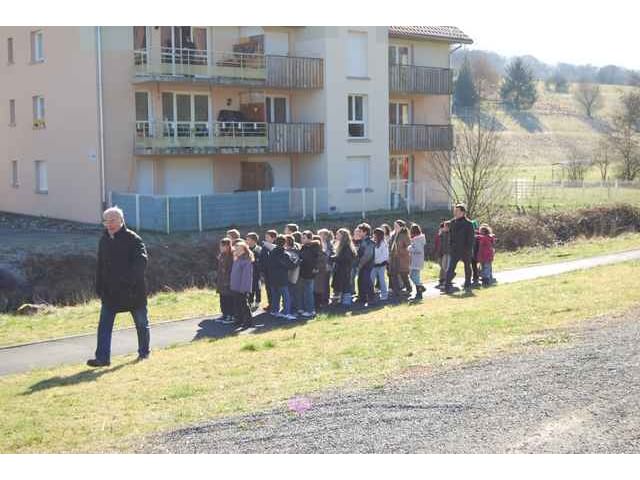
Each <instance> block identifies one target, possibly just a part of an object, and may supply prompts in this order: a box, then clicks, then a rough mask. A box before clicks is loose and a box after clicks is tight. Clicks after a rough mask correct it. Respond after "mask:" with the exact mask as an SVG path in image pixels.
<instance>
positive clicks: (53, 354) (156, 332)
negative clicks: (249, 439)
mask: <svg viewBox="0 0 640 480" xmlns="http://www.w3.org/2000/svg"><path fill="white" fill-rule="evenodd" d="M639 259H640V250H632V251H629V252H622V253H614V254H611V255H603V256H600V257H593V258H587V259H583V260H574V261H569V262H562V263H555V264H549V265H540V266H536V267H526V268H520V269H517V270H509V271H505V272H499V273H496V274H495V277H496V278H497V280H498V282H499V283H501V284H502V283H512V282H518V281H523V280H532V279H535V278H541V277H548V276H552V275H559V274H561V273H565V272H571V271H574V270H582V269H586V268H593V267H597V266H600V265H609V264H614V263H621V262H626V261H629V260H639ZM460 268H461V266H460ZM433 285H434V284H428V285H427V287H429V288H428V289H427V292H425V296H426V298H429V297H436V296H439V295H441V293H440V291H439V290H435V289H434V288H433ZM255 322H256V328H254V329H251V330H248V331H244V332H242V333H241V334H252V333H261V332H264V331H266V330H271V329H274V328H278V327H281V326H282V325H285V324H288V325H290V324H291V322H285V321H282V320H279V319H275V318H272V317H271V316H269V315H265V314H261V315H257V316H256V317H255ZM299 323H302V321H300V322H299ZM234 333H235V330H234V328H233V326H229V325H220V324H218V323H215V322H214V321H213V320H212V319H211V318H195V319H189V320H179V321H172V322H164V323H157V324H154V325H152V326H151V347H152V349H153V348H162V347H167V346H169V345H174V344H176V343H184V342H189V341H192V340H197V339H200V338H206V337H216V338H220V337H224V336H228V335H232V334H234ZM95 343H96V339H95V334H87V335H77V336H73V337H67V338H62V339H57V340H49V341H45V342H39V343H34V344H30V345H23V346H16V347H8V348H7V347H5V348H0V375H7V374H11V373H18V372H25V371H29V370H32V369H36V368H47V367H53V366H57V365H61V364H68V363H82V362H84V361H86V360H87V359H88V358H91V357H93V352H94V350H95V346H96V345H95ZM136 351H137V339H136V334H135V330H134V329H133V328H125V329H121V330H116V331H114V332H113V342H112V355H124V354H130V353H135V352H136Z"/></svg>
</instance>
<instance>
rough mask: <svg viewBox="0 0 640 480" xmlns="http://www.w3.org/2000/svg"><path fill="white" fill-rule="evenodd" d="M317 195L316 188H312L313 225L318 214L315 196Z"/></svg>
mask: <svg viewBox="0 0 640 480" xmlns="http://www.w3.org/2000/svg"><path fill="white" fill-rule="evenodd" d="M317 194H318V189H317V188H316V187H313V223H316V218H317V214H318V199H317V196H318V195H317Z"/></svg>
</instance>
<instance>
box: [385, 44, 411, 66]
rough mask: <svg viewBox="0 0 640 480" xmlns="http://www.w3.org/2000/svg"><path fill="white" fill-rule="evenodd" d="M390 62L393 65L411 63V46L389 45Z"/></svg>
mask: <svg viewBox="0 0 640 480" xmlns="http://www.w3.org/2000/svg"><path fill="white" fill-rule="evenodd" d="M389 63H390V64H391V65H409V47H407V46H403V45H389Z"/></svg>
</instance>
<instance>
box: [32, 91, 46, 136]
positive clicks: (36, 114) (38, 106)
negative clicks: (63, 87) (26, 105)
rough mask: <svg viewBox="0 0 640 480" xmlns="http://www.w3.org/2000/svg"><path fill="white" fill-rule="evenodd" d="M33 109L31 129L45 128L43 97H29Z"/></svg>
mask: <svg viewBox="0 0 640 480" xmlns="http://www.w3.org/2000/svg"><path fill="white" fill-rule="evenodd" d="M31 102H32V109H33V128H34V129H41V128H45V127H46V120H45V113H46V109H45V100H44V95H34V96H33V97H31Z"/></svg>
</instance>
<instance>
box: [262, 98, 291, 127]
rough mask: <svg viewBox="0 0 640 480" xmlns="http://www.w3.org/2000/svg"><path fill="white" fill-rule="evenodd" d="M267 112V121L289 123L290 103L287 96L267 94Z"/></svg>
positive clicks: (265, 100)
mask: <svg viewBox="0 0 640 480" xmlns="http://www.w3.org/2000/svg"><path fill="white" fill-rule="evenodd" d="M264 102H265V112H266V120H267V123H287V122H288V121H289V105H288V101H287V97H274V96H270V95H269V96H266V97H265V99H264Z"/></svg>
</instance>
